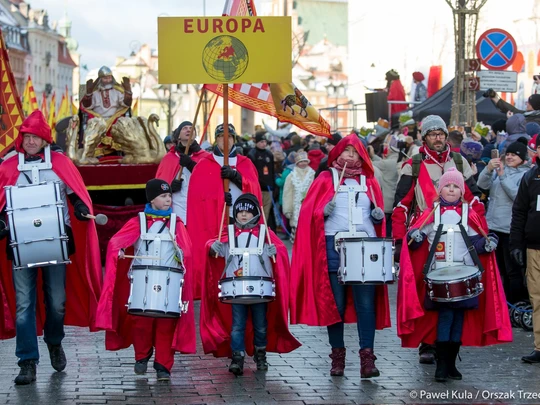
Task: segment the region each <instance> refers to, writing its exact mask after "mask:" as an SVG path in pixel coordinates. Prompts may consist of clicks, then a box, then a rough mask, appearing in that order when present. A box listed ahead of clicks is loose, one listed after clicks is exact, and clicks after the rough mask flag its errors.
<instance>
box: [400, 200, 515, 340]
mask: <svg viewBox="0 0 540 405" xmlns="http://www.w3.org/2000/svg"><path fill="white" fill-rule="evenodd" d="M431 214H432V209H428V210H425V211H424V213H423V214H422V215H421V216H420V217H419V218H418V219H417V220H416V221H414V223H413V224H411V226H410V229H414V228H419V227H420V225H421V224H424V221H425V220H426V218H427V221H426V223H425V224H424V225H428V224H430V223H431V222H433V215H431ZM469 226H471V227H472V229H474V230H475V231H476V232H477V233H479V234H482V231H483V232H484V233H487V232H488V227H487V223H486V219H485V218H483V217H480V216H479V215H478V214H477V213H476V212H475V211H474V210H469ZM481 230H482V231H481ZM427 257H428V247H427V243H424V244H423V245H422V246H421V247H420V248H419V249H417V250H414V251H413V250H410V249H409V246H408V244H407V243H403V247H402V249H401V259H400V272H399V282H398V296H397V329H398V336H399V337H400V338H401V345H402V346H403V347H418V345H419V344H420V343H421V342H424V343H429V344H434V343H435V340H436V338H437V317H438V312H437V311H426V310H425V308H424V298H425V296H426V288H425V281H424V274H423V269H424V264H425V263H426V261H427ZM479 258H480V261H481V263H482V266H483V267H484V274H483V276H482V283H483V285H484V292H483V293H482V294H480V295H479V297H478V298H479V305H478V309H474V310H468V311H466V312H465V321H464V325H463V335H462V344H463V345H464V346H488V345H494V344H498V343H507V342H511V341H512V327H511V324H510V318H509V316H508V309H507V306H506V298H505V295H504V289H503V287H502V283H501V278H500V276H499V271H498V270H497V267H496V266H497V262H496V261H495V253H494V252H492V253H489V254H481V255H479Z"/></svg>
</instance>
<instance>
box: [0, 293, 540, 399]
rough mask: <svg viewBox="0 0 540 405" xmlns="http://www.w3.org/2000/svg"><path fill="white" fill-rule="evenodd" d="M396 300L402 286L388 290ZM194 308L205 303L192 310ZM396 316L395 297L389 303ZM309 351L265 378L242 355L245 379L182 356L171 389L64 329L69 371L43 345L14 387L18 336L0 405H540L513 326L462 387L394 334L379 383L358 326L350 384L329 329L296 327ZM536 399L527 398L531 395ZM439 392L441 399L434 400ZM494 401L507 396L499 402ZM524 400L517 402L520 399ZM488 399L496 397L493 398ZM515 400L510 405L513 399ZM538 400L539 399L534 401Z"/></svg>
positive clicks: (467, 363) (523, 338)
mask: <svg viewBox="0 0 540 405" xmlns="http://www.w3.org/2000/svg"><path fill="white" fill-rule="evenodd" d="M390 291H391V297H393V298H394V297H395V295H396V286H395V285H394V286H392V287H391V288H390ZM196 308H197V310H198V308H199V306H198V304H197V305H196ZM392 310H393V312H392V314H394V312H395V299H393V302H392ZM292 331H293V333H294V334H295V336H296V337H297V338H298V339H299V340H300V341H301V342H302V343H303V346H302V347H301V348H300V349H299V350H296V351H295V352H293V353H289V354H286V355H282V356H280V355H277V354H273V353H271V354H269V363H270V369H269V371H268V372H266V373H265V372H257V371H256V370H255V365H254V363H253V361H252V360H251V359H248V358H246V369H245V373H244V376H242V377H234V376H233V375H232V374H230V373H229V372H228V370H227V366H228V361H229V360H228V359H215V358H213V357H212V356H205V355H203V354H202V348H201V347H200V344H199V346H198V354H197V355H192V356H185V355H177V356H176V363H175V365H174V368H173V372H172V381H171V382H170V383H158V382H157V381H156V376H155V373H154V371H153V370H152V369H151V363H150V367H149V372H148V374H147V375H146V376H137V375H135V374H134V373H133V365H134V358H133V349H132V348H129V349H126V350H122V351H119V352H107V351H105V349H104V333H103V332H100V333H89V332H87V331H86V330H84V329H79V328H73V327H70V328H67V336H66V339H65V340H64V347H65V349H66V354H67V357H68V366H67V368H66V370H65V372H62V373H56V372H54V370H53V368H52V367H51V365H50V362H49V359H48V353H47V348H46V345H45V344H44V343H43V340H42V339H40V352H41V354H42V356H43V355H44V356H43V357H42V361H41V364H40V365H39V367H38V379H37V382H36V383H35V384H33V385H30V386H19V387H16V386H15V385H14V384H13V379H14V378H15V376H16V375H17V373H18V367H17V364H16V359H15V355H14V353H15V339H11V340H7V341H1V342H0V353H1V356H2V359H3V363H2V366H1V367H0V376H1V380H0V403H7V404H21V405H30V404H55V405H59V404H154V403H155V404H222V403H227V404H270V403H274V404H275V403H276V402H282V403H287V404H288V403H291V404H354V403H377V404H401V403H426V404H427V403H445V402H454V403H464V402H477V403H490V402H491V403H494V402H498V403H530V404H533V403H540V398H538V396H537V395H538V393H540V388H539V387H540V386H539V384H538V381H539V380H540V367H539V366H538V365H529V364H523V363H522V362H521V361H520V357H521V356H522V355H524V354H528V353H529V352H530V350H531V349H532V332H524V331H523V330H521V329H516V328H514V342H513V343H512V344H509V345H504V346H497V347H488V348H465V349H464V350H462V354H461V355H462V359H463V361H462V362H461V363H459V364H458V368H459V369H460V371H461V372H462V373H463V375H464V379H463V381H452V382H448V383H444V384H441V383H435V382H434V381H433V374H434V370H435V366H433V365H421V364H419V363H418V356H417V353H416V350H411V349H402V348H400V345H399V339H398V338H397V335H396V330H395V327H393V328H391V329H387V330H384V331H382V332H380V331H378V332H377V335H376V340H375V345H376V348H375V353H376V354H377V356H378V360H377V363H376V364H377V367H378V368H379V370H380V371H381V376H380V377H379V378H374V379H371V380H362V381H360V378H359V376H360V371H359V369H360V361H359V358H358V346H357V340H356V339H355V335H356V328H355V327H354V326H352V325H348V326H347V327H346V344H347V349H348V353H347V366H346V369H345V376H344V377H330V375H329V369H330V359H329V358H328V353H329V350H330V349H329V346H328V343H327V337H326V330H325V328H312V327H304V326H293V327H292ZM529 394H530V395H531V397H529V398H527V396H528V395H529ZM437 395H438V397H437ZM496 395H507V396H510V398H508V399H504V398H503V399H497V398H496V397H495V396H496ZM520 395H521V397H520ZM490 396H491V398H490ZM512 396H513V398H512ZM535 396H536V397H535Z"/></svg>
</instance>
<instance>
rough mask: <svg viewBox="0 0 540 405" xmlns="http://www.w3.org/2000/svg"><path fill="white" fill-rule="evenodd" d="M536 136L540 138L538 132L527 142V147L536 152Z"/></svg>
mask: <svg viewBox="0 0 540 405" xmlns="http://www.w3.org/2000/svg"><path fill="white" fill-rule="evenodd" d="M536 138H538V134H536V135H534V136H533V137H532V138H531V139H530V140H529V143H528V144H527V148H528V149H529V150H530V151H531V152H536Z"/></svg>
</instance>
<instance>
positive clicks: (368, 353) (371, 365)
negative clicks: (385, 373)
mask: <svg viewBox="0 0 540 405" xmlns="http://www.w3.org/2000/svg"><path fill="white" fill-rule="evenodd" d="M359 353H360V366H361V367H360V377H361V378H371V377H378V376H380V375H381V373H379V370H378V369H377V367H375V360H377V356H375V355H374V354H373V349H360V352H359Z"/></svg>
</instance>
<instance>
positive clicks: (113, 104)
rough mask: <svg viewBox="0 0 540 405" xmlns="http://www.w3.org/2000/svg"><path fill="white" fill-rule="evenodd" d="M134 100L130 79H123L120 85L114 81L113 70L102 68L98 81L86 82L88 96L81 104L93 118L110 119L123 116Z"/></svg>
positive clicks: (85, 96)
mask: <svg viewBox="0 0 540 405" xmlns="http://www.w3.org/2000/svg"><path fill="white" fill-rule="evenodd" d="M132 98H133V96H132V93H131V84H130V83H129V79H128V78H127V77H123V78H122V84H121V85H120V84H118V82H117V81H116V80H115V79H114V77H113V75H112V71H111V69H109V68H108V67H107V66H102V67H101V68H100V69H99V72H98V78H97V80H96V81H95V82H94V81H93V80H92V79H90V80H88V81H87V82H86V94H85V95H84V97H83V98H82V100H81V104H82V105H83V107H84V108H85V109H86V110H87V111H88V112H89V113H91V114H92V116H94V117H101V118H104V119H109V118H111V117H113V116H120V115H123V114H124V113H125V112H126V111H127V110H128V108H129V107H130V106H131V102H132ZM119 112H120V114H118V113H119Z"/></svg>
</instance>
